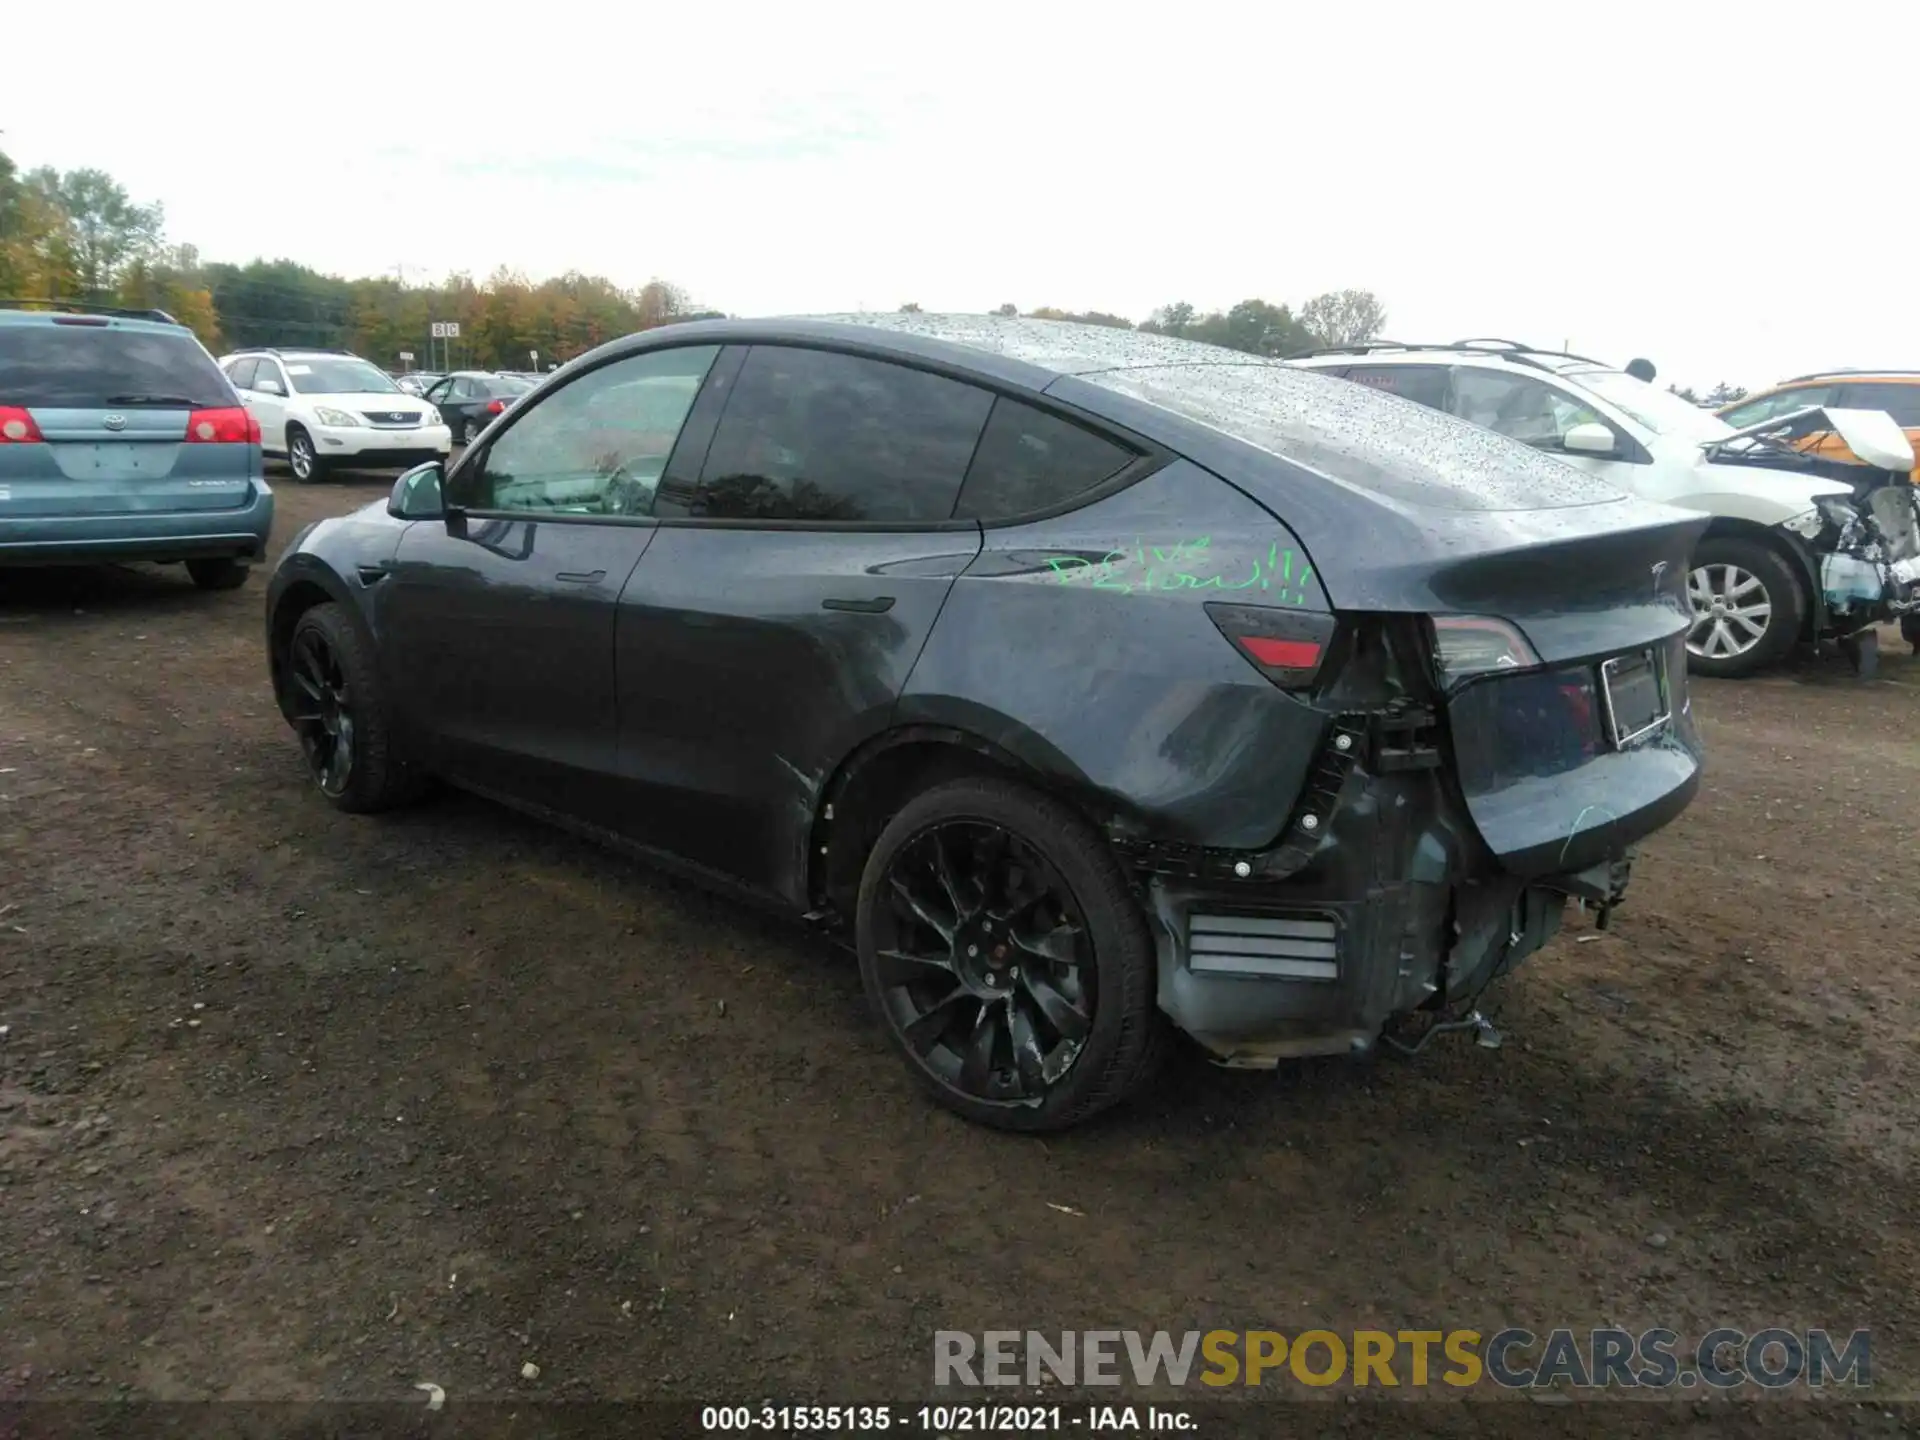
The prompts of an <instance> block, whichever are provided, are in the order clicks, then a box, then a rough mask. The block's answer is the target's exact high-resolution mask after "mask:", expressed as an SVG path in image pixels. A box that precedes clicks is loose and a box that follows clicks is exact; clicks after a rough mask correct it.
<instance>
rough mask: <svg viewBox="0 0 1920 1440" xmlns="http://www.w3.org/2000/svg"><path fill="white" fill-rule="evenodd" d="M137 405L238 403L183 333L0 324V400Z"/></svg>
mask: <svg viewBox="0 0 1920 1440" xmlns="http://www.w3.org/2000/svg"><path fill="white" fill-rule="evenodd" d="M149 396H150V397H153V398H152V399H150V400H147V399H145V398H144V397H149ZM142 403H148V404H161V403H169V404H177V405H183V406H186V405H191V406H194V407H198V408H204V409H217V408H221V407H225V406H231V405H236V404H238V403H239V401H238V400H237V398H236V397H235V395H234V393H233V387H232V386H231V385H229V384H228V383H227V377H226V376H224V375H222V374H221V373H220V367H219V366H217V365H215V364H214V363H213V357H212V356H210V355H208V354H207V352H206V351H205V350H202V349H201V348H200V345H199V342H198V341H196V340H194V338H193V337H192V336H191V335H189V334H187V333H185V332H184V331H182V332H180V333H178V334H168V333H166V332H164V331H155V330H122V329H117V328H114V327H112V326H105V325H62V324H55V323H49V324H44V325H41V324H31V325H0V405H20V406H24V407H26V408H27V409H50V410H57V409H74V410H89V409H95V408H98V407H100V406H103V405H138V404H142Z"/></svg>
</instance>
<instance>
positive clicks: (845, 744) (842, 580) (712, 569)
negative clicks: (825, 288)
mask: <svg viewBox="0 0 1920 1440" xmlns="http://www.w3.org/2000/svg"><path fill="white" fill-rule="evenodd" d="M721 373H722V374H724V373H725V368H724V367H723V369H722V372H721ZM729 389H730V391H731V393H730V394H729V395H728V396H727V398H726V400H725V409H724V412H723V413H722V414H721V415H720V418H719V424H718V428H717V430H716V431H715V432H714V435H713V440H712V443H711V445H710V447H709V448H708V451H707V456H706V461H705V464H704V466H703V467H702V468H701V469H700V470H699V472H698V476H699V478H698V483H697V485H689V486H686V487H681V486H679V485H677V484H675V483H673V482H672V481H671V480H670V481H669V483H668V484H667V485H666V486H665V487H663V489H662V491H661V494H660V497H659V506H658V510H657V512H656V513H658V514H659V515H660V516H661V517H662V525H661V529H660V533H659V536H658V538H657V539H656V540H655V541H654V543H653V546H652V548H651V549H650V550H649V551H648V552H647V555H646V558H645V560H644V561H642V563H641V565H640V567H639V568H638V569H637V570H636V571H635V572H634V575H633V579H632V580H631V581H629V582H628V585H627V589H626V593H625V594H623V595H622V596H621V597H620V618H619V625H618V642H617V645H618V648H617V654H618V659H617V665H618V671H619V691H620V706H619V708H620V744H619V751H620V754H619V765H620V773H621V775H622V777H623V780H624V781H625V782H626V783H627V784H629V785H630V786H631V787H632V789H633V792H634V794H635V795H636V797H638V798H639V800H640V802H641V803H638V804H636V805H635V807H634V808H633V810H632V812H631V821H632V823H633V824H634V825H635V826H636V827H637V829H636V835H637V838H640V839H643V840H645V841H647V842H649V843H652V844H655V845H658V846H660V847H661V848H664V849H667V850H670V851H673V852H675V853H677V854H679V855H680V856H682V857H683V858H686V859H689V860H692V861H695V862H696V863H699V864H702V865H705V866H707V867H709V868H711V869H714V870H718V871H721V872H724V873H726V874H728V875H731V876H733V877H735V878H737V879H740V880H743V881H745V882H746V883H748V884H749V885H752V886H754V887H756V888H759V889H762V890H765V891H769V892H771V893H774V894H777V895H780V896H782V897H783V898H785V899H787V900H789V901H791V902H792V903H794V904H796V905H804V904H805V903H806V883H805V875H806V869H805V859H806V845H807V843H808V834H809V832H810V828H811V825H812V820H813V816H814V814H815V811H816V808H817V806H818V802H819V798H820V793H821V791H822V789H823V787H824V786H825V785H826V783H827V781H828V780H829V778H830V777H831V775H832V773H833V770H834V768H835V767H836V766H837V765H838V764H839V762H840V761H841V760H842V759H843V758H844V757H845V756H846V755H847V754H848V752H849V751H851V750H852V749H853V748H854V747H855V746H856V745H858V744H859V743H860V742H861V741H862V740H863V739H866V738H867V737H869V736H871V735H874V734H876V733H878V732H879V731H881V730H883V729H884V728H886V726H887V725H888V723H889V722H890V720H891V717H892V713H893V708H894V705H895V702H896V701H897V700H898V698H899V695H900V692H901V690H902V688H903V687H904V686H905V683H906V679H907V676H908V674H909V672H910V671H911V670H912V668H913V664H914V661H915V660H916V659H918V658H919V654H920V650H921V647H922V646H923V645H925V643H926V640H927V636H928V634H929V633H930V632H931V631H932V629H933V624H934V621H935V620H936V619H937V618H938V616H939V614H940V609H941V607H942V605H944V604H945V602H946V598H947V594H948V592H949V591H950V590H951V589H952V587H953V582H954V579H955V577H957V576H958V575H959V574H960V572H961V571H962V570H964V569H965V568H966V566H967V565H968V563H969V562H971V561H972V560H973V558H974V557H975V556H976V555H977V554H978V553H979V550H980V531H979V528H978V526H977V525H976V524H975V523H973V522H971V521H966V520H955V519H953V518H952V517H953V514H954V506H955V499H956V497H957V495H958V493H959V489H960V484H961V481H962V480H963V478H964V477H965V474H966V470H967V463H968V460H969V458H970V457H971V455H972V454H973V451H974V447H975V444H976V442H977V441H978V439H979V436H980V432H981V430H982V428H983V427H984V425H985V423H986V418H987V413H988V410H989V409H990V408H991V405H992V397H991V396H990V395H989V394H988V393H987V392H985V391H982V390H979V389H977V388H975V387H973V386H970V385H966V384H962V383H960V382H958V381H955V380H951V379H947V378H945V377H941V376H936V375H932V374H929V373H927V372H924V371H919V370H914V369H910V368H906V367H903V366H898V365H893V364H885V363H881V362H879V361H874V360H868V359H862V358H856V357H853V356H849V355H842V354H836V353H832V352H828V351H821V350H809V349H803V348H793V347H783V346H756V347H755V348H754V349H752V350H751V351H750V352H749V353H748V354H747V356H746V358H745V363H744V364H743V365H741V366H740V369H739V372H738V375H737V377H736V378H734V379H733V380H732V381H731V382H730V385H729Z"/></svg>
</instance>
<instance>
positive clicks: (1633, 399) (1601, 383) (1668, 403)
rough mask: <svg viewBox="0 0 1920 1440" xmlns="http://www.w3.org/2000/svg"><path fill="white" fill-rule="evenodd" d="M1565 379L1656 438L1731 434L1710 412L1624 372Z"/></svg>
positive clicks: (1588, 372) (1585, 372)
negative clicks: (1623, 414) (1610, 406)
mask: <svg viewBox="0 0 1920 1440" xmlns="http://www.w3.org/2000/svg"><path fill="white" fill-rule="evenodd" d="M1566 378H1567V379H1568V380H1570V381H1572V382H1573V383H1574V384H1576V385H1579V386H1582V387H1584V388H1585V389H1588V390H1591V391H1592V392H1593V393H1594V394H1596V395H1598V396H1599V397H1600V398H1601V399H1602V400H1605V401H1607V402H1608V403H1609V404H1611V405H1613V406H1614V407H1615V408H1617V409H1619V410H1623V411H1625V412H1626V416H1627V418H1628V419H1629V420H1632V421H1635V422H1637V423H1638V424H1640V425H1642V426H1644V427H1645V428H1647V429H1648V430H1651V431H1652V432H1653V433H1654V434H1656V435H1678V436H1681V437H1684V438H1685V439H1688V440H1718V439H1721V438H1723V437H1725V436H1728V435H1731V434H1732V433H1733V427H1732V426H1731V425H1729V424H1727V422H1726V421H1724V420H1722V419H1721V418H1720V417H1719V416H1718V415H1715V414H1714V413H1713V412H1712V411H1711V410H1702V409H1701V408H1700V407H1699V406H1698V405H1695V404H1693V403H1692V402H1691V401H1688V400H1682V399H1681V398H1680V397H1679V396H1678V395H1676V394H1674V393H1673V392H1672V391H1671V390H1662V389H1661V388H1660V387H1659V386H1658V385H1649V384H1648V383H1647V382H1646V381H1644V380H1636V379H1634V378H1633V376H1631V375H1629V374H1627V373H1626V372H1625V371H1624V370H1580V371H1575V372H1572V373H1568V374H1567V375H1566Z"/></svg>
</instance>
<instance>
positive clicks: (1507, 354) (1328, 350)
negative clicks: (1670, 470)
mask: <svg viewBox="0 0 1920 1440" xmlns="http://www.w3.org/2000/svg"><path fill="white" fill-rule="evenodd" d="M1375 350H1415V351H1418V350H1437V351H1448V350H1453V351H1459V350H1470V351H1475V352H1477V353H1480V354H1485V355H1498V356H1499V357H1500V358H1501V359H1503V360H1511V361H1513V363H1514V364H1516V365H1530V366H1532V367H1533V368H1534V369H1535V370H1546V369H1549V368H1550V367H1548V366H1545V365H1542V364H1541V363H1540V362H1539V361H1538V360H1537V359H1534V358H1532V357H1534V356H1538V355H1549V356H1554V357H1556V358H1558V359H1561V360H1578V361H1579V362H1580V363H1581V364H1583V365H1604V364H1606V363H1607V362H1606V361H1604V360H1596V359H1594V358H1593V357H1592V356H1591V355H1575V354H1574V353H1573V352H1572V351H1570V350H1540V349H1536V348H1535V347H1533V346H1531V345H1522V344H1520V343H1519V342H1518V341H1515V340H1491V339H1472V340H1454V341H1451V342H1449V343H1447V344H1444V345H1440V344H1434V343H1432V342H1430V341H1424V340H1368V341H1365V342H1363V343H1360V344H1355V345H1321V346H1318V347H1316V348H1315V349H1311V350H1295V351H1293V352H1291V353H1290V354H1288V355H1285V356H1283V357H1282V358H1283V359H1287V360H1304V359H1307V358H1308V357H1310V356H1314V355H1368V354H1371V353H1372V352H1373V351H1375Z"/></svg>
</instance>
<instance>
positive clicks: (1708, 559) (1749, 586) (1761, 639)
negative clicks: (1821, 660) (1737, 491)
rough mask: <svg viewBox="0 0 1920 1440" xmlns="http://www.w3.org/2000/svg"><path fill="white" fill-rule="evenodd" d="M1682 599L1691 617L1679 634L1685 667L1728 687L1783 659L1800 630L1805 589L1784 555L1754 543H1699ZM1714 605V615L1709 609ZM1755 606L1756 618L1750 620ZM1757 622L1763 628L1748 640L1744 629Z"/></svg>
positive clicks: (1720, 538) (1735, 540)
mask: <svg viewBox="0 0 1920 1440" xmlns="http://www.w3.org/2000/svg"><path fill="white" fill-rule="evenodd" d="M1756 582H1757V584H1758V589H1757V591H1756V589H1755V588H1754V586H1755V583H1756ZM1687 595H1688V598H1689V599H1690V600H1691V601H1692V603H1693V608H1694V616H1695V619H1694V625H1693V628H1692V629H1691V630H1689V631H1688V632H1687V668H1688V669H1689V670H1690V671H1692V672H1693V673H1694V674H1696V675H1708V676H1712V677H1715V678H1718V679H1724V680H1734V679H1739V678H1741V677H1743V676H1747V675H1755V674H1758V673H1759V672H1760V671H1762V670H1765V669H1768V668H1770V667H1771V666H1773V665H1776V664H1778V663H1779V662H1780V661H1781V660H1782V659H1784V658H1785V657H1786V655H1787V652H1788V651H1790V650H1791V649H1793V647H1794V644H1795V643H1796V642H1797V641H1798V640H1799V639H1800V634H1801V631H1802V630H1803V629H1804V627H1805V625H1806V620H1807V590H1806V586H1805V584H1804V583H1803V582H1802V581H1801V578H1800V577H1799V576H1798V575H1796V574H1795V573H1794V570H1793V565H1792V562H1791V561H1789V560H1788V559H1787V557H1786V556H1784V555H1782V554H1781V553H1780V552H1779V551H1777V550H1775V549H1773V548H1771V547H1770V546H1767V545H1763V544H1761V543H1760V542H1759V541H1757V540H1743V539H1740V538H1739V537H1737V536H1717V537H1714V538H1712V539H1708V540H1702V541H1701V542H1700V544H1699V545H1698V546H1697V547H1696V548H1695V549H1694V552H1693V561H1692V565H1691V568H1690V569H1689V571H1688V575H1687ZM1756 595H1757V596H1758V597H1759V598H1757V599H1756V598H1755V597H1756ZM1716 602H1717V603H1718V605H1719V607H1720V608H1719V609H1718V610H1715V609H1712V608H1710V606H1712V605H1713V604H1715V603H1716ZM1763 605H1764V606H1765V607H1766V612H1765V615H1764V617H1759V616H1755V615H1754V614H1752V613H1751V612H1753V611H1755V610H1757V609H1759V608H1760V607H1761V606H1763ZM1761 618H1764V627H1763V629H1762V631H1761V633H1760V634H1759V635H1757V636H1755V635H1753V634H1751V631H1750V626H1751V623H1752V622H1753V621H1755V620H1756V619H1761ZM1710 651H1714V652H1717V653H1709V652H1710Z"/></svg>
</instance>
